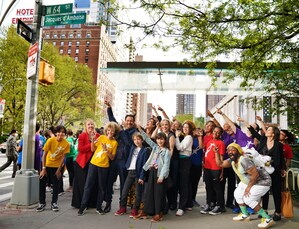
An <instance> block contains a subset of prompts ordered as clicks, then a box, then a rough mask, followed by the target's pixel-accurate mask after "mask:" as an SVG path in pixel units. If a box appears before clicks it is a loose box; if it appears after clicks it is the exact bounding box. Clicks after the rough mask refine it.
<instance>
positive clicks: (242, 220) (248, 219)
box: [233, 217, 250, 222]
mask: <svg viewBox="0 0 299 229" xmlns="http://www.w3.org/2000/svg"><path fill="white" fill-rule="evenodd" d="M233 221H235V222H249V221H250V218H249V217H247V218H245V219H233Z"/></svg>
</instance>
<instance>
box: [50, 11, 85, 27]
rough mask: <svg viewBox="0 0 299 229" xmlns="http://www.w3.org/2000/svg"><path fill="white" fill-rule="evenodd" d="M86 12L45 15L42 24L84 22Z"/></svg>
mask: <svg viewBox="0 0 299 229" xmlns="http://www.w3.org/2000/svg"><path fill="white" fill-rule="evenodd" d="M85 22H86V13H77V14H61V15H50V16H45V20H44V26H54V25H70V24H84V23H85Z"/></svg>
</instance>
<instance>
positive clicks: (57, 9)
mask: <svg viewBox="0 0 299 229" xmlns="http://www.w3.org/2000/svg"><path fill="white" fill-rule="evenodd" d="M45 7H46V10H45V15H53V14H65V13H71V12H72V11H73V3H68V4H62V5H53V6H45Z"/></svg>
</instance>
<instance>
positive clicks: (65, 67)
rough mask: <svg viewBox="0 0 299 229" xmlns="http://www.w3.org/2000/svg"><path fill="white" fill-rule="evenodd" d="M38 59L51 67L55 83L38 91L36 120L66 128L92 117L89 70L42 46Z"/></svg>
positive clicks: (93, 97)
mask: <svg viewBox="0 0 299 229" xmlns="http://www.w3.org/2000/svg"><path fill="white" fill-rule="evenodd" d="M41 55H42V57H43V58H44V59H46V60H47V61H48V62H49V63H51V65H53V66H55V82H54V84H52V85H49V86H46V87H39V105H38V116H37V117H38V119H40V120H41V121H42V123H43V124H45V123H46V124H47V125H48V126H52V125H53V126H55V125H58V124H61V123H63V124H64V125H65V126H70V125H71V124H73V125H74V123H76V122H77V123H78V122H79V123H81V122H82V121H83V120H84V119H86V118H94V117H95V106H96V87H95V85H94V84H93V82H92V73H91V71H90V69H89V68H88V67H87V66H85V65H82V64H77V63H76V62H75V61H74V60H73V59H72V58H70V57H69V56H62V55H59V53H58V50H57V48H55V47H54V46H52V45H50V44H44V47H43V51H42V53H41Z"/></svg>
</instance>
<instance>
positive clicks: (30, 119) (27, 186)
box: [10, 0, 42, 206]
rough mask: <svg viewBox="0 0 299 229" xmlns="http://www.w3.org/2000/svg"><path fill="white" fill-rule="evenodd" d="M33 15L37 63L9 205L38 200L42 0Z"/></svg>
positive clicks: (33, 202)
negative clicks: (36, 134) (36, 156)
mask: <svg viewBox="0 0 299 229" xmlns="http://www.w3.org/2000/svg"><path fill="white" fill-rule="evenodd" d="M34 12H35V15H34V21H33V37H32V42H31V45H33V44H35V43H36V42H38V44H39V45H38V46H39V48H38V50H37V64H36V71H35V74H34V75H32V76H30V77H29V78H28V79H27V89H26V90H27V91H26V106H25V118H24V135H23V136H24V141H23V157H22V169H21V170H20V171H18V172H17V175H16V177H15V182H14V187H13V193H12V198H11V201H10V204H11V205H23V206H30V205H32V204H36V203H37V202H38V201H39V175H38V173H37V171H36V170H34V155H35V132H36V131H35V127H36V113H37V97H38V73H39V68H38V67H39V60H40V50H41V47H40V45H41V40H40V38H41V36H40V30H41V20H42V0H36V1H35V11H34Z"/></svg>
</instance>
